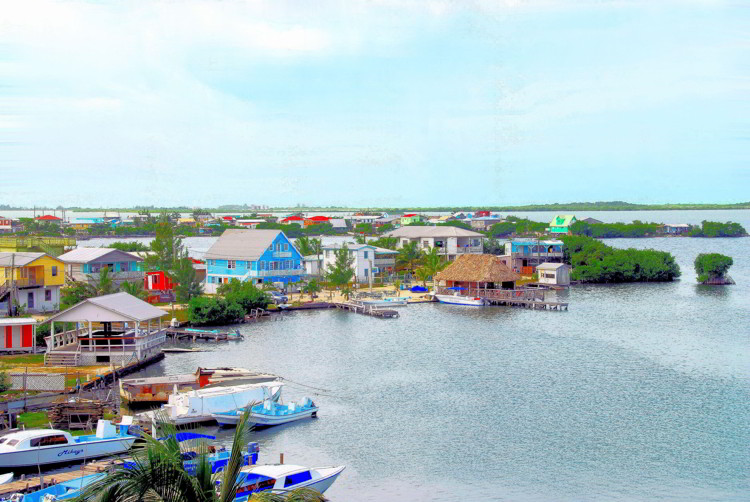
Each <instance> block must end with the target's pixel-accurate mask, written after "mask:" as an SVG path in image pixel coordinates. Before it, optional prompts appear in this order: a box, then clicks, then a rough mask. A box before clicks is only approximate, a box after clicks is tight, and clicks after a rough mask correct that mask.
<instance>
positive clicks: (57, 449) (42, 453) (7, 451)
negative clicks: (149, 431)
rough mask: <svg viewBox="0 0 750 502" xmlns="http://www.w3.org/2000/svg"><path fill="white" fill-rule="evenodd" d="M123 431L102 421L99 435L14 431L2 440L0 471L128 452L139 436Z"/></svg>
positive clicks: (98, 427) (122, 428) (123, 428)
mask: <svg viewBox="0 0 750 502" xmlns="http://www.w3.org/2000/svg"><path fill="white" fill-rule="evenodd" d="M119 429H120V430H119V432H117V429H116V428H115V425H113V424H111V423H110V422H109V420H99V422H98V423H97V426H96V434H93V435H88V436H78V437H73V436H71V435H70V433H69V432H67V431H61V430H56V429H32V430H25V431H18V432H12V433H10V434H7V435H5V436H3V437H2V438H0V471H8V470H11V469H14V468H18V467H31V466H42V465H51V464H60V463H67V462H76V461H84V460H88V459H92V458H97V457H106V456H109V455H117V454H119V453H124V452H126V451H128V450H129V449H130V447H131V446H133V443H134V442H135V440H136V439H138V436H133V435H130V434H128V432H127V427H126V426H121V427H120V428H119Z"/></svg>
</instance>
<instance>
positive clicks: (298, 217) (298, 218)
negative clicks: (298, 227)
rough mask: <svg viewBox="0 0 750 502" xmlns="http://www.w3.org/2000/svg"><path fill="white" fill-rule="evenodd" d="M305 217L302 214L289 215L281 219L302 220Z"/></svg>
mask: <svg viewBox="0 0 750 502" xmlns="http://www.w3.org/2000/svg"><path fill="white" fill-rule="evenodd" d="M302 220H304V218H303V217H302V216H287V217H286V218H284V219H283V220H281V221H302Z"/></svg>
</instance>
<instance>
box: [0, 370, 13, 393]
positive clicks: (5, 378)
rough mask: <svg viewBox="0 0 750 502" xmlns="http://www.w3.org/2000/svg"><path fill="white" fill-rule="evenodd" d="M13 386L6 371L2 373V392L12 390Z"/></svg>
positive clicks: (0, 390) (0, 377) (0, 389)
mask: <svg viewBox="0 0 750 502" xmlns="http://www.w3.org/2000/svg"><path fill="white" fill-rule="evenodd" d="M12 386H13V385H12V384H11V381H10V377H9V376H8V374H7V373H6V372H4V371H0V392H5V391H7V390H10V388H11V387H12Z"/></svg>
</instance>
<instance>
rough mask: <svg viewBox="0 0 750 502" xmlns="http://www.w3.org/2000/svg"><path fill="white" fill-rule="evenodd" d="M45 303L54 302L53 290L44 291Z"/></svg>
mask: <svg viewBox="0 0 750 502" xmlns="http://www.w3.org/2000/svg"><path fill="white" fill-rule="evenodd" d="M44 301H45V302H51V301H52V290H51V289H45V290H44Z"/></svg>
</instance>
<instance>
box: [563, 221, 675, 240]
mask: <svg viewBox="0 0 750 502" xmlns="http://www.w3.org/2000/svg"><path fill="white" fill-rule="evenodd" d="M660 227H661V225H660V224H658V223H643V222H641V221H638V220H635V221H633V222H632V223H586V222H584V221H577V222H575V223H574V224H573V225H571V227H570V231H571V232H572V233H573V235H586V236H588V237H594V238H595V239H604V238H611V237H650V236H653V235H657V234H659V232H660Z"/></svg>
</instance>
